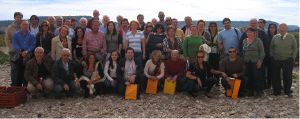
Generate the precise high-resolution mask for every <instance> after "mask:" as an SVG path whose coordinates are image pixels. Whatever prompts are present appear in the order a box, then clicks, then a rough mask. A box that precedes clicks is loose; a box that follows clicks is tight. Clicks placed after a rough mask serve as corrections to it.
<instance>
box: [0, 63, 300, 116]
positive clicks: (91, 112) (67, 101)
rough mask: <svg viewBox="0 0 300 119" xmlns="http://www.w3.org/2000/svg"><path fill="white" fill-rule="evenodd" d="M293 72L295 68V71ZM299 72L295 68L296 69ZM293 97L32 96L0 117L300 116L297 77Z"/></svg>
mask: <svg viewBox="0 0 300 119" xmlns="http://www.w3.org/2000/svg"><path fill="white" fill-rule="evenodd" d="M0 69H1V70H0V86H9V84H10V79H9V78H10V76H9V73H10V67H9V65H7V64H6V65H0ZM295 71H296V70H295ZM297 72H298V70H297ZM292 90H293V91H294V93H293V97H292V98H289V97H287V96H286V95H280V96H273V95H271V93H272V91H271V89H268V90H265V95H264V96H262V97H260V98H256V97H245V98H239V99H238V100H236V101H233V100H231V99H230V98H228V97H225V96H224V94H223V93H224V89H223V87H221V86H219V87H214V88H213V89H212V96H213V98H207V97H205V96H203V95H201V94H200V95H199V96H198V97H196V98H193V97H190V96H188V95H187V94H186V93H178V94H176V95H165V94H163V93H162V92H159V93H158V94H157V95H147V94H142V95H141V99H139V100H136V101H129V100H124V99H122V98H121V97H120V96H118V95H113V94H108V95H103V96H98V97H96V98H89V99H84V98H82V97H77V98H64V99H51V98H50V99H46V98H39V99H32V98H28V100H27V102H26V103H24V104H21V105H19V106H17V107H15V108H10V109H5V108H0V118H10V117H13V118H17V117H18V118H24V117H33V118H36V117H44V118H46V117H50V118H51V117H60V118H62V117H63V118H71V117H73V118H75V117H115V118H118V117H123V118H125V117H145V118H147V117H153V118H154V117H157V118H164V117H169V118H182V117H185V118H188V117H195V118H201V117H202V118H205V117H206V118H215V117H221V118H236V117H242V118H248V117H251V118H265V117H266V118H268V117H272V118H299V79H293V85H292Z"/></svg>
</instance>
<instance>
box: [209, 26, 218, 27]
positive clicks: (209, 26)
mask: <svg viewBox="0 0 300 119" xmlns="http://www.w3.org/2000/svg"><path fill="white" fill-rule="evenodd" d="M209 27H217V26H209Z"/></svg>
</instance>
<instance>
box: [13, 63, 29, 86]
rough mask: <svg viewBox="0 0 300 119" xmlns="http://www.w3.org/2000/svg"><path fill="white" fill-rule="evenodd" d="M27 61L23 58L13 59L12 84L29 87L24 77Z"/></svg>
mask: <svg viewBox="0 0 300 119" xmlns="http://www.w3.org/2000/svg"><path fill="white" fill-rule="evenodd" d="M25 62H26V61H24V60H23V58H19V59H17V60H16V61H11V63H10V64H11V86H23V87H27V81H26V80H25V77H24V71H25Z"/></svg>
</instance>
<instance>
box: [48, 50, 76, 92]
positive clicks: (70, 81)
mask: <svg viewBox="0 0 300 119" xmlns="http://www.w3.org/2000/svg"><path fill="white" fill-rule="evenodd" d="M70 55H71V51H70V50H69V49H68V48H63V49H62V54H61V58H60V59H59V60H57V61H56V62H55V63H54V66H53V68H52V74H53V76H52V77H53V80H54V93H55V97H56V98H62V96H63V94H66V96H67V97H72V96H74V95H75V94H76V93H77V91H78V87H77V86H76V83H75V81H74V80H75V73H74V67H75V65H74V62H73V61H72V60H71V59H70Z"/></svg>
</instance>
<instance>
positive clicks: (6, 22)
mask: <svg viewBox="0 0 300 119" xmlns="http://www.w3.org/2000/svg"><path fill="white" fill-rule="evenodd" d="M47 17H48V16H39V18H40V22H42V21H43V20H46V19H47ZM63 17H64V18H75V19H77V21H79V19H80V18H81V17H85V18H87V19H90V18H91V17H90V16H63ZM196 22H197V21H193V24H196ZM209 22H210V21H206V23H207V24H206V25H208V23H209ZM216 22H217V24H218V27H219V29H223V23H222V21H216ZM10 23H12V20H4V21H0V33H1V31H2V33H3V31H4V30H5V28H6V27H7V26H8V25H9V24H10ZM269 23H273V21H267V26H268V24H269ZM274 23H276V22H274ZM248 24H249V21H232V26H233V27H237V28H243V27H246V26H248ZM276 24H278V23H276ZM178 25H179V27H180V28H182V27H183V26H184V25H185V23H184V21H179V23H178ZM206 27H207V26H206ZM288 31H290V32H297V31H299V26H297V25H288Z"/></svg>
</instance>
